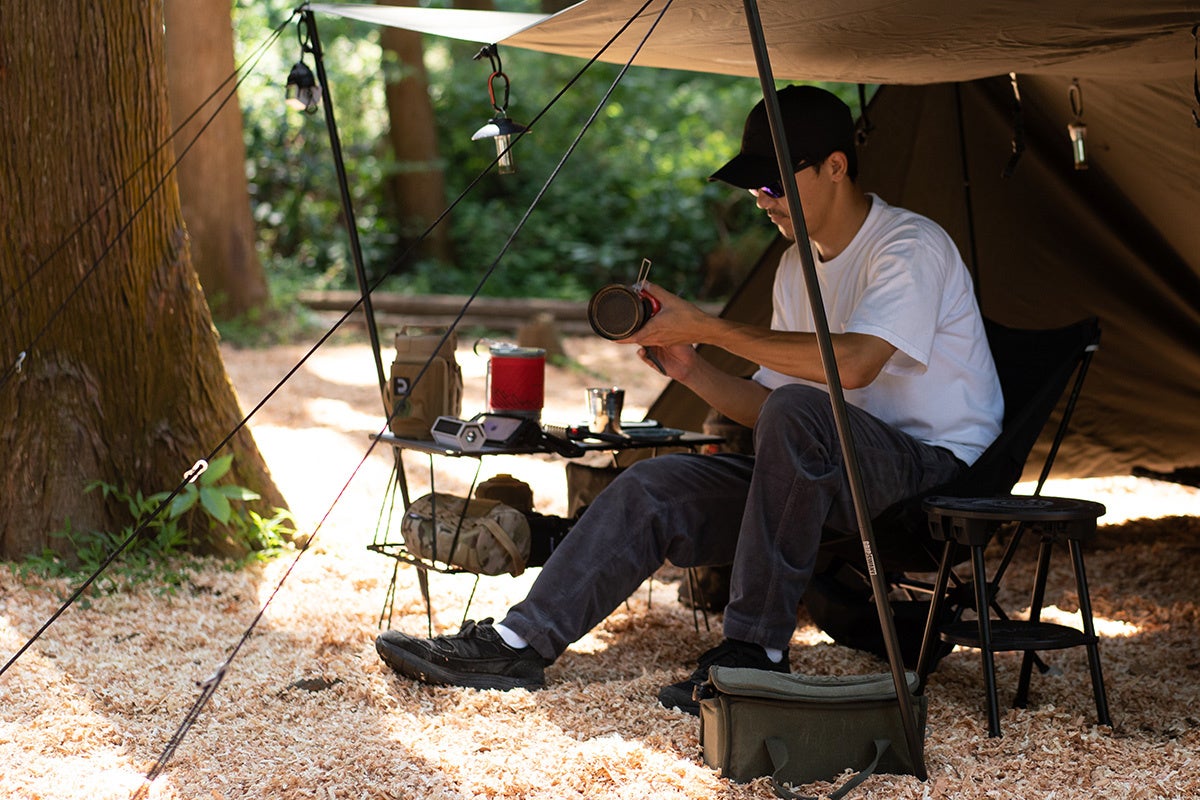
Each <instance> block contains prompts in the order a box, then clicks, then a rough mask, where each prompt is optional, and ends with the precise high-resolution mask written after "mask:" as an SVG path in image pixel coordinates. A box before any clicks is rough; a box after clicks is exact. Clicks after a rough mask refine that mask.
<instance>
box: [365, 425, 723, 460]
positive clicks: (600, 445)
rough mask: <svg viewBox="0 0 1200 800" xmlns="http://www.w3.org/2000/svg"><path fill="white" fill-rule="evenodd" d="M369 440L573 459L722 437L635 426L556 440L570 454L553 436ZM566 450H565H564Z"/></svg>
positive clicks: (447, 451) (433, 450)
mask: <svg viewBox="0 0 1200 800" xmlns="http://www.w3.org/2000/svg"><path fill="white" fill-rule="evenodd" d="M546 427H548V428H551V429H552V430H557V429H555V428H554V426H546ZM371 438H372V439H377V440H378V441H380V442H382V443H384V444H389V445H391V446H393V447H399V448H401V449H403V450H414V451H417V452H421V453H430V454H433V455H443V456H451V457H463V456H465V457H478V456H488V455H529V454H534V453H556V454H558V455H561V456H564V457H567V458H572V457H577V456H580V455H583V454H584V453H590V452H596V451H604V450H634V449H639V448H647V447H688V448H695V447H701V446H703V445H707V444H720V443H722V442H724V441H725V440H724V439H723V438H722V437H720V436H713V435H710V434H707V433H697V432H695V431H685V430H680V429H678V428H664V427H658V428H636V429H631V430H630V431H628V432H627V433H625V434H617V435H609V436H606V437H605V438H604V439H598V438H591V437H587V438H570V439H559V440H558V441H560V442H562V443H563V444H565V445H568V446H571V445H573V446H575V448H577V452H574V453H571V452H569V449H570V448H569V447H568V448H562V447H559V446H558V445H557V444H556V442H555V440H554V439H550V438H547V439H543V440H542V441H540V442H536V443H533V444H526V445H518V446H512V445H507V444H497V443H493V442H484V443H483V446H482V447H480V448H479V449H477V450H463V449H462V448H459V447H454V446H452V445H445V444H440V443H438V442H435V441H433V440H432V439H406V438H403V437H400V436H395V435H393V434H391V433H383V434H371ZM565 450H566V451H565Z"/></svg>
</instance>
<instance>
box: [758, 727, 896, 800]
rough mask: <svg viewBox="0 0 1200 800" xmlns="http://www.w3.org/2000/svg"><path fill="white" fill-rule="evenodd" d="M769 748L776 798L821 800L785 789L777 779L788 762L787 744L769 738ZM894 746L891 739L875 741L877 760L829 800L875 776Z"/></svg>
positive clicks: (767, 740)
mask: <svg viewBox="0 0 1200 800" xmlns="http://www.w3.org/2000/svg"><path fill="white" fill-rule="evenodd" d="M763 743H764V744H765V745H766V746H767V755H769V756H770V757H771V766H772V767H774V768H775V772H774V773H773V774H772V775H771V788H772V789H773V790H774V791H775V796H776V797H782V798H784V800H819V798H818V797H817V796H816V795H808V794H800V793H798V792H793V791H791V790H790V789H787V788H785V787H784V785H783V784H782V783H781V782H780V781H779V780H778V779H777V778H776V776H777V775H779V774H780V772H782V771H783V769H784V767H786V766H787V762H788V751H787V742H785V741H784V740H783V739H780V738H779V737H778V736H768V737H767V738H766V739H765V740H764V742H763ZM891 746H892V740H891V739H876V740H875V758H874V760H873V761H871V763H870V764H868V765H867V766H865V767H863V769H862V770H860V771H859V773H858V774H857V775H855V776H854V777H853V778H851V779H850V780H848V781H846V782H845V783H844V784H842V785H841V786H840V787H838V788H837V790H835V791H834V792H832V793H831V794H830V795H829V800H841V798H843V797H845V796H846V795H847V794H848V793H849V792H850V790H851V789H853V788H854V787H855V786H858V785H859V784H860V783H862V782H863V781H865V780H866V779H867V778H869V777H871V775H873V774H874V772H875V768H876V767H877V766H879V759H881V758H883V754H884V753H886V752H887V749H888V748H889V747H891Z"/></svg>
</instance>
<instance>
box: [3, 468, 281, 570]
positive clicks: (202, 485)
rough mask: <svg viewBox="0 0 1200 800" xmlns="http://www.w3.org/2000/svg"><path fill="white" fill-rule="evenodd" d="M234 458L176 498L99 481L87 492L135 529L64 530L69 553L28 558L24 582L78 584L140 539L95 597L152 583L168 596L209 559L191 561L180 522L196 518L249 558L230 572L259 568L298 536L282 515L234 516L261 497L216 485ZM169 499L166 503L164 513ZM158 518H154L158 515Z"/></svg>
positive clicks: (59, 535)
mask: <svg viewBox="0 0 1200 800" xmlns="http://www.w3.org/2000/svg"><path fill="white" fill-rule="evenodd" d="M232 463H233V456H232V455H225V456H221V457H219V458H216V459H214V460H213V461H212V462H211V463H210V464H209V467H208V469H207V470H205V472H203V473H202V474H201V475H200V477H199V478H198V479H197V480H196V481H194V482H192V483H189V484H187V485H186V486H185V487H184V488H183V489H182V490H181V491H180V492H179V494H177V495H176V496H175V497H174V498H171V493H170V492H157V493H155V494H152V495H144V494H142V492H141V491H140V490H134V491H129V490H123V489H120V488H118V487H116V486H114V485H112V484H110V483H106V482H104V481H92V482H90V483H89V484H88V485H87V486H86V487H85V491H88V492H92V491H97V490H99V491H100V492H101V493H102V494H103V496H104V498H105V499H106V500H112V501H115V502H118V503H122V504H124V505H125V507H126V508H127V509H128V511H129V515H130V517H131V518H132V519H133V524H132V525H130V526H128V527H126V528H125V529H124V530H122V531H121V532H120V533H113V532H109V531H88V532H83V531H76V530H74V529H73V528H72V527H71V525H70V522H69V521H68V523H67V527H66V528H65V529H64V530H62V531H57V532H55V533H54V534H53V536H54V537H55V538H58V539H63V540H66V542H67V543H68V545H69V550H70V552H71V556H70V557H64V556H63V555H61V554H60V553H58V552H57V551H55V550H54V549H53V548H49V547H47V548H45V549H44V550H43V551H42V553H41V554H40V555H35V556H30V557H29V558H27V559H25V561H24V562H23V564H22V565H21V566H20V567H19V570H20V571H21V573H22V574H25V575H28V574H36V575H40V576H42V577H48V578H64V577H79V576H83V575H92V574H95V573H96V571H97V570H99V569H100V566H101V565H102V564H103V563H104V562H105V561H106V560H107V559H108V558H109V557H110V556H111V555H112V553H114V552H115V551H116V549H117V548H118V547H120V546H121V544H122V543H123V542H125V541H126V540H127V539H129V537H130V536H132V535H133V533H134V531H139V530H140V533H139V534H138V536H137V537H136V538H135V539H134V540H133V541H132V542H130V543H129V545H128V546H127V547H126V548H125V550H124V551H123V552H122V553H121V554H120V555H119V556H118V557H117V558H116V559H115V560H114V562H113V563H112V564H111V565H110V566H109V568H108V569H106V570H105V572H104V573H103V574H102V575H100V576H99V577H98V578H97V579H96V582H95V583H94V584H93V585H92V587H91V591H92V593H93V594H110V593H112V592H116V591H120V590H121V589H122V588H123V587H126V586H131V585H134V584H144V583H152V584H155V585H156V586H157V587H158V590H159V591H161V592H164V593H173V592H174V591H175V590H176V588H178V587H179V586H181V585H183V584H184V583H185V582H186V581H187V580H188V578H189V577H190V576H191V575H192V574H194V573H195V572H196V571H198V570H199V569H200V568H201V567H202V566H203V565H204V564H205V563H207V561H206V559H204V558H202V557H200V556H197V555H195V554H194V552H193V549H194V547H195V546H196V544H197V543H196V542H195V541H194V540H193V537H192V535H191V534H190V532H189V531H190V527H189V526H188V525H187V523H186V521H185V520H184V519H183V517H184V515H185V514H187V513H188V512H190V511H193V510H195V511H196V512H197V513H200V514H202V515H203V516H204V518H205V519H206V520H207V521H208V526H209V529H210V530H213V529H215V528H217V527H224V528H225V529H226V531H227V532H228V534H229V536H230V537H231V538H232V539H233V540H234V541H235V542H237V543H239V544H241V545H244V546H245V547H246V548H248V549H249V555H248V556H246V557H244V558H242V559H239V560H237V561H235V562H232V563H233V564H234V565H235V566H237V565H241V564H244V563H245V562H246V561H250V560H264V559H266V558H269V557H271V556H272V555H274V554H275V553H277V552H278V551H279V550H280V549H282V548H283V547H285V546H286V544H287V538H288V536H289V535H290V534H293V533H295V528H294V527H293V523H294V520H293V518H292V516H291V513H290V512H288V511H287V510H286V509H276V511H275V514H274V515H273V516H270V517H264V516H262V515H261V514H259V513H257V512H255V511H254V510H253V509H248V508H247V509H243V510H238V509H236V508H235V503H236V504H240V503H245V502H247V501H251V500H257V499H258V498H259V495H258V494H257V493H255V492H252V491H250V490H249V489H246V488H244V487H241V486H234V485H229V484H225V485H218V483H217V482H218V481H219V480H220V479H221V478H222V477H224V476H225V475H226V474H228V472H229V469H230V467H231V466H232ZM168 498H171V500H170V502H169V503H167V505H166V506H165V507H163V503H165V502H166V501H167V500H168ZM156 512H157V513H156Z"/></svg>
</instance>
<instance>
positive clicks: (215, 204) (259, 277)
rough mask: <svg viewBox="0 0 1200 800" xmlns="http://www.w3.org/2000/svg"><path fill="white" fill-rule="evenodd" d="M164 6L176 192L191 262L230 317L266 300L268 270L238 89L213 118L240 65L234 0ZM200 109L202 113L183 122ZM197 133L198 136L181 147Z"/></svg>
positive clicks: (171, 0) (214, 304)
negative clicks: (259, 248) (259, 243)
mask: <svg viewBox="0 0 1200 800" xmlns="http://www.w3.org/2000/svg"><path fill="white" fill-rule="evenodd" d="M165 14H166V30H167V51H166V52H167V84H168V92H167V94H168V97H169V99H170V104H171V122H172V128H175V129H179V132H178V133H177V134H176V135H175V138H174V140H173V142H174V145H175V152H176V153H177V154H179V155H182V160H181V161H180V164H179V170H178V179H179V197H180V202H181V203H182V206H183V219H184V222H185V223H186V225H187V233H188V240H189V244H190V247H191V255H192V265H193V266H194V267H195V269H196V273H197V274H198V275H199V276H200V283H201V284H202V285H203V286H204V292H205V295H206V296H207V297H208V303H209V306H210V307H211V308H212V312H213V314H214V315H215V316H216V317H217V318H218V319H230V318H233V317H236V316H239V315H241V314H244V313H245V312H247V311H250V310H252V309H256V308H260V307H262V306H264V305H266V303H267V300H268V288H267V278H266V275H265V274H264V273H263V269H262V265H261V264H260V262H259V260H258V253H257V252H256V251H255V249H254V242H255V231H254V219H253V217H252V216H251V213H250V192H249V189H248V186H247V183H246V146H245V143H244V141H243V140H242V115H241V110H240V107H239V105H238V100H237V96H236V95H235V96H234V97H233V98H232V99H230V100H229V101H228V102H227V103H226V104H225V106H224V107H223V108H221V111H220V113H218V114H217V116H216V117H215V118H213V119H211V120H210V119H209V118H210V117H212V115H213V113H214V112H216V110H217V108H219V107H220V104H221V102H222V101H223V100H225V98H226V96H227V95H228V93H229V92H230V91H231V90H232V89H233V86H234V84H235V83H236V81H237V78H236V77H231V76H233V71H234V69H235V66H234V62H233V25H232V23H231V20H230V4H229V0H166V3H165ZM227 79H228V83H225V81H226V80H227ZM217 87H221V88H220V90H219V91H218V93H217V95H216V96H215V97H213V98H212V99H211V100H209V101H208V102H207V103H205V100H206V99H207V98H208V97H209V96H210V95H211V94H212V93H213V91H214V90H216V89H217ZM281 96H282V92H281ZM280 102H281V103H282V99H281V101H280ZM197 109H200V111H199V113H198V114H196V115H195V117H194V118H193V119H192V120H191V121H190V122H188V123H187V124H186V125H184V121H185V120H186V119H187V118H188V116H189V115H191V114H192V113H193V112H195V111H196V110H197ZM206 125H207V126H208V128H207V130H205V131H204V132H203V133H201V129H202V128H204V126H206ZM180 126H183V127H180ZM197 135H199V136H198V138H197ZM193 138H195V139H196V141H195V144H192V145H191V146H190V149H187V153H186V155H183V153H184V150H185V148H188V146H189V143H190V142H191V141H192V139H193Z"/></svg>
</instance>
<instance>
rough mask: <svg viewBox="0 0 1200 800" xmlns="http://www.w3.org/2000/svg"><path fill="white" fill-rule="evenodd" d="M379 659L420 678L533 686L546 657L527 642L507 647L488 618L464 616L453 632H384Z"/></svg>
mask: <svg viewBox="0 0 1200 800" xmlns="http://www.w3.org/2000/svg"><path fill="white" fill-rule="evenodd" d="M375 649H376V650H377V651H378V652H379V657H380V658H382V659H383V661H384V663H385V664H387V665H388V666H389V667H391V668H392V669H394V670H395V671H396V672H398V673H399V674H401V675H406V676H408V677H410V678H415V679H416V680H419V681H423V682H425V683H434V684H447V685H450V686H467V687H469V688H472V689H538V688H541V687H542V686H543V685H545V683H546V675H545V666H546V660H545V659H544V658H542V657H541V656H540V655H538V654H537V651H535V650H534V649H533V648H532V647H523V648H521V649H520V650H517V649H515V648H512V647H509V646H508V645H506V644H505V643H504V640H503V639H501V638H500V634H499V633H497V632H496V629H495V628H493V627H492V621H491V620H490V619H485V620H483V621H482V622H475V621H473V620H467V622H466V623H464V624H463V626H462V630H460V631H459V632H458V633H456V634H454V635H453V636H436V637H434V638H432V639H418V638H416V637H414V636H408V635H406V634H403V633H400V632H399V631H387V632H385V633H382V634H380V635H379V636H378V637H376V639H375Z"/></svg>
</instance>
